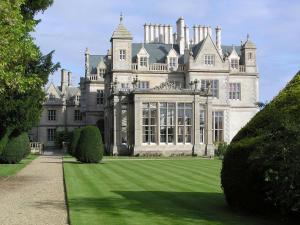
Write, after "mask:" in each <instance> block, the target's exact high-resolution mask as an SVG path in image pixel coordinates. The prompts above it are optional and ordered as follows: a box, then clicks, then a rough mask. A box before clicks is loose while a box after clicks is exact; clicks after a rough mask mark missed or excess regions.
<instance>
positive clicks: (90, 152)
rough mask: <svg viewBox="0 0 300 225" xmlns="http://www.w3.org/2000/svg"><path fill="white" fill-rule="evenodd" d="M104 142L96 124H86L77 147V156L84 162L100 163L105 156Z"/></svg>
mask: <svg viewBox="0 0 300 225" xmlns="http://www.w3.org/2000/svg"><path fill="white" fill-rule="evenodd" d="M103 150H104V149H103V143H102V138H101V134H100V131H99V129H98V128H97V127H96V126H86V127H84V128H83V129H82V130H81V133H80V138H79V141H78V144H77V148H76V158H77V160H79V161H80V162H83V163H98V162H99V161H100V160H101V159H102V157H103Z"/></svg>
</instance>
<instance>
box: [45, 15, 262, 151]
mask: <svg viewBox="0 0 300 225" xmlns="http://www.w3.org/2000/svg"><path fill="white" fill-rule="evenodd" d="M176 28H177V32H176V33H174V34H172V30H173V28H172V26H170V25H151V24H145V25H144V35H145V37H144V43H134V42H133V37H132V35H131V33H130V32H129V31H128V30H127V29H126V27H125V25H124V24H123V21H122V18H121V20H120V24H119V25H118V27H117V28H116V30H115V31H114V32H113V35H112V37H111V39H110V42H111V48H110V50H109V51H108V52H107V54H105V55H92V54H90V52H89V50H88V49H87V50H86V52H85V76H84V77H83V78H81V80H80V90H79V92H78V93H81V101H80V106H79V107H80V110H81V113H82V121H81V125H86V124H97V125H98V126H99V127H100V130H101V131H102V133H104V141H105V148H106V151H107V152H108V153H110V154H114V155H128V154H130V155H143V154H148V155H149V154H152V155H161V154H163V155H173V154H174V155H175V154H176V155H178V154H179V155H181V154H183V155H190V154H196V155H200V156H213V154H214V147H215V144H216V143H218V142H230V141H231V139H232V138H233V137H234V135H235V134H236V133H237V132H238V131H239V130H240V128H241V127H243V126H244V125H245V124H246V123H247V122H248V121H249V120H250V119H251V118H252V117H253V116H254V115H255V113H256V112H257V111H258V107H257V104H256V103H257V102H258V99H259V92H258V89H259V73H258V70H257V64H256V47H255V45H254V43H253V42H252V41H250V39H249V36H248V37H247V40H246V41H245V42H244V43H242V44H241V45H240V46H233V45H232V46H227V45H222V43H221V28H220V27H217V28H216V35H215V41H214V40H213V38H212V29H211V27H207V26H194V27H193V29H192V30H193V32H194V33H193V35H191V37H193V38H192V40H190V39H189V37H190V34H189V33H190V29H189V28H188V27H187V26H186V25H185V21H184V18H182V17H180V18H179V19H178V21H177V22H176ZM62 78H63V77H62ZM52 89H55V88H53V87H52ZM52 89H51V88H50V90H52ZM56 89H57V88H56ZM56 89H55V90H56ZM61 89H63V88H62V87H61ZM48 91H49V89H48ZM46 107H49V106H48V105H47V104H45V108H46ZM72 107H73V108H72ZM74 107H75V108H76V107H78V106H77V105H74V106H70V110H71V108H72V109H73V110H74V109H75V108H74ZM62 108H63V107H62ZM66 109H68V106H66ZM43 116H45V115H44V114H43ZM43 116H42V119H41V124H40V127H41V125H42V124H45V123H46V121H45V119H43ZM57 122H58V121H57ZM72 126H75V125H74V124H72V125H71V127H72ZM66 127H69V125H66Z"/></svg>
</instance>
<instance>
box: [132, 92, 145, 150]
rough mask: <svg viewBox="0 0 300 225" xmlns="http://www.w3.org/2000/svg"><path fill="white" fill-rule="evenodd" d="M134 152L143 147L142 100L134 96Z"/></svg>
mask: <svg viewBox="0 0 300 225" xmlns="http://www.w3.org/2000/svg"><path fill="white" fill-rule="evenodd" d="M133 104H134V114H135V115H134V154H136V153H137V151H139V150H141V148H142V132H143V130H142V123H143V121H142V102H141V100H140V99H138V98H137V96H136V95H135V96H134V103H133ZM136 150H137V151H136Z"/></svg>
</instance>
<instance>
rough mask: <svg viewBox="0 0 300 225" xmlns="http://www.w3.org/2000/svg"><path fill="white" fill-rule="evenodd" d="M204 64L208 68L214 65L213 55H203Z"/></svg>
mask: <svg viewBox="0 0 300 225" xmlns="http://www.w3.org/2000/svg"><path fill="white" fill-rule="evenodd" d="M204 64H205V65H208V66H213V65H214V64H215V55H212V54H207V55H204Z"/></svg>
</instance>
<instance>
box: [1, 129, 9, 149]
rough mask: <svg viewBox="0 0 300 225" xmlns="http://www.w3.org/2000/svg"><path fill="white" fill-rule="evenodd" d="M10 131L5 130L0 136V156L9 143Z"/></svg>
mask: <svg viewBox="0 0 300 225" xmlns="http://www.w3.org/2000/svg"><path fill="white" fill-rule="evenodd" d="M10 133H11V131H10V130H5V131H3V133H2V134H1V136H0V155H1V153H2V152H3V151H4V149H5V146H6V145H7V143H8V141H9V135H10Z"/></svg>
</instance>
